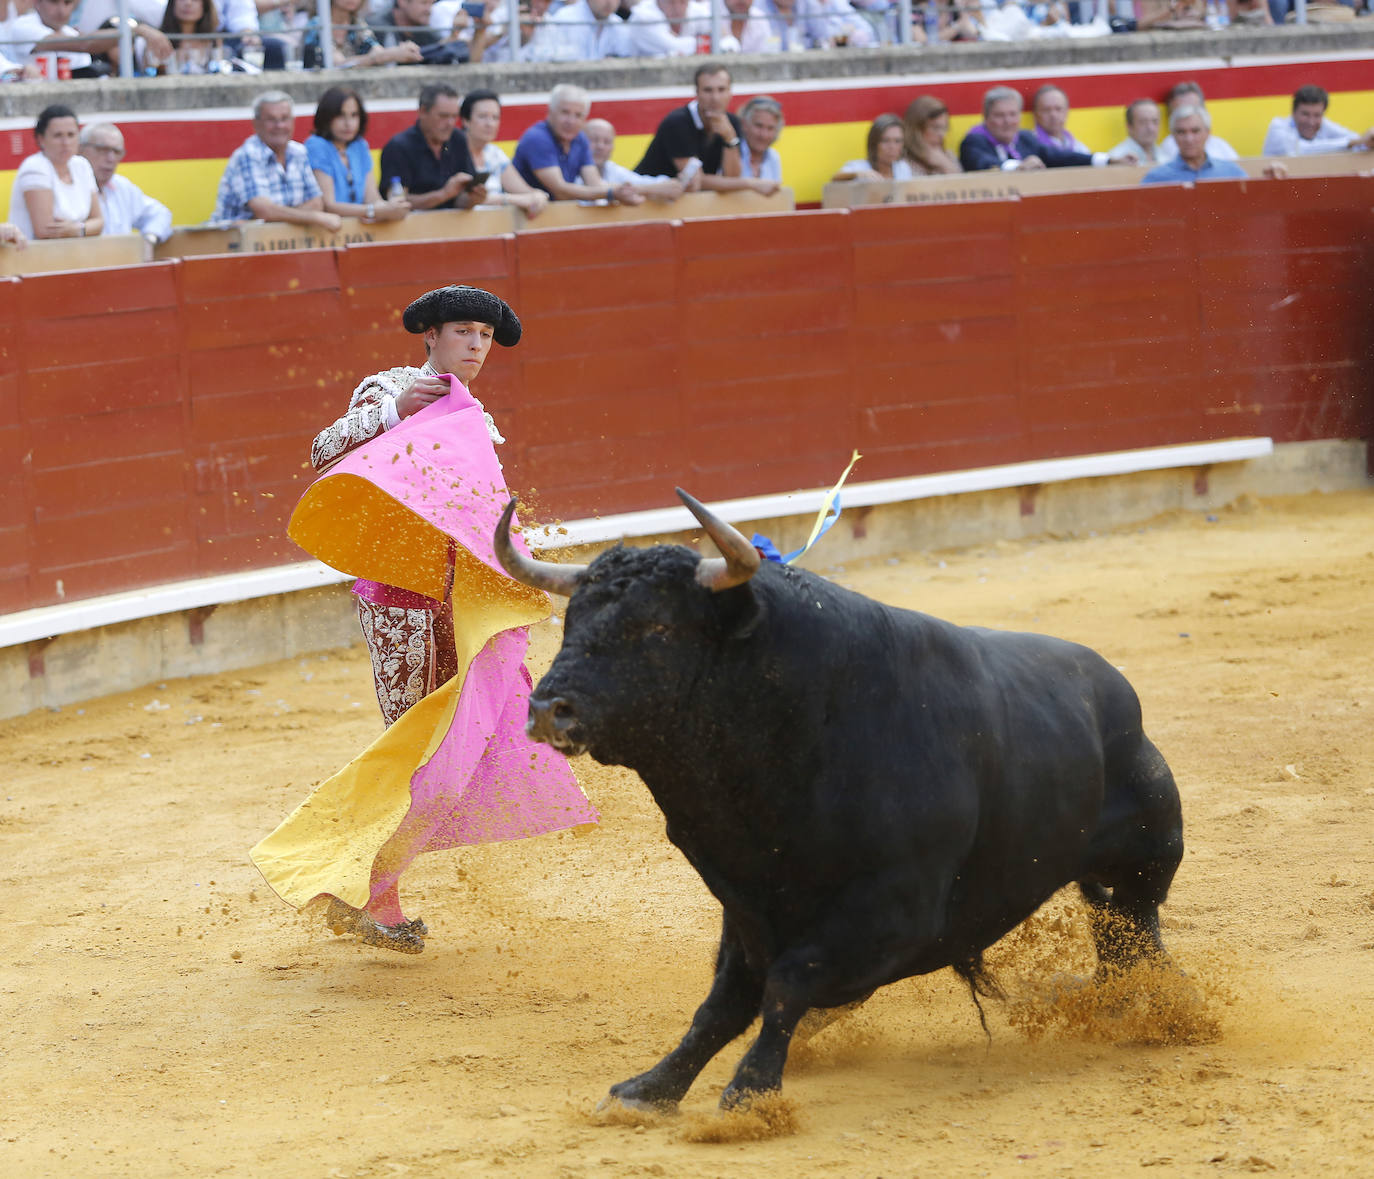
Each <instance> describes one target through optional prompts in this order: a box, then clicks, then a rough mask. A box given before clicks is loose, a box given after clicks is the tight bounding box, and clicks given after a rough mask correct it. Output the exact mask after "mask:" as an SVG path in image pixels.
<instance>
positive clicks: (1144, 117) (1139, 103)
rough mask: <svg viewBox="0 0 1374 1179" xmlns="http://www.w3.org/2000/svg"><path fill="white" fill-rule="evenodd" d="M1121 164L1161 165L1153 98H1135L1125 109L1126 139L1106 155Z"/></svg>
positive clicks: (1157, 115)
mask: <svg viewBox="0 0 1374 1179" xmlns="http://www.w3.org/2000/svg"><path fill="white" fill-rule="evenodd" d="M1107 158H1108V159H1111V160H1120V161H1121V162H1122V163H1123V164H1162V163H1164V160H1163V159H1162V158H1161V157H1160V154H1159V106H1158V104H1157V103H1156V102H1155V100H1154V99H1153V98H1137V99H1136V100H1135V101H1134V102H1133V103H1131V105H1130V106H1128V107H1127V108H1126V138H1125V139H1123V140H1122V141H1121V142H1120V143H1118V144H1117V145H1116V146H1115V147H1114V148H1112V150H1111V151H1109V152H1108V153H1107Z"/></svg>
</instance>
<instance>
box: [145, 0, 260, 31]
mask: <svg viewBox="0 0 1374 1179" xmlns="http://www.w3.org/2000/svg"><path fill="white" fill-rule="evenodd" d="M161 24H162V20H161V18H158V19H157V20H155V21H153V27H154V28H157V27H158V26H159V25H161ZM219 27H220V28H221V29H222V30H223V31H224V32H226V33H256V32H257V31H258V6H257V4H255V3H254V0H224V2H223V3H222V4H220V5H219Z"/></svg>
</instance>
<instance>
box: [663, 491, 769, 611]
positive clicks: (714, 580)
mask: <svg viewBox="0 0 1374 1179" xmlns="http://www.w3.org/2000/svg"><path fill="white" fill-rule="evenodd" d="M676 490H677V495H678V499H680V500H682V502H683V503H685V504H686V505H687V510H688V511H689V512H691V513H692V515H694V516H695V517H696V518H697V519H698V520H699V521H700V522H701V526H702V527H703V528H704V529H706V535H707V536H709V537H710V538H711V539H712V540H713V541H714V542H715V545H716V548H718V549H720V551H721V556H719V557H703V558H702V559H701V564H700V565H698V566H697V584H698V585H703V586H705V587H706V588H707V589H708V590H710V591H711V592H712V593H719V592H720V591H721V590H726V589H729V588H730V587H731V586H736V585H743V584H744V583H745V582H746V581H748V580H749V579H750V578H751V577H753V576H754V574H755V573H757V572H758V568H759V552H758V549H756V548H755V547H754V546H753V545H752V544H750V543H749V542H748V541H747V540H746V539H745V538H744V535H743V533H741V532H740V531H739V530H738V529H737V528H734V527H732V526H731V525H729V524H727V523H726V522H725V521H724V520H722V519H721V518H720V517H719V516H717V515H715V514H714V513H713V512H711V511H709V510H708V509H707V508H706V506H705V505H704V504H702V503H701V502H699V501H698V500H696V499H694V498H693V497H692V496H690V495H688V494H687V493H686V492H685V491H683V490H682V488H681V487H679V488H677V489H676Z"/></svg>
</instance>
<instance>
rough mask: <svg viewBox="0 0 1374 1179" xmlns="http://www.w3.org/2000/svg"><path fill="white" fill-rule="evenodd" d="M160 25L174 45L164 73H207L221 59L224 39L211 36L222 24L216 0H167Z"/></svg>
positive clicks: (164, 65)
mask: <svg viewBox="0 0 1374 1179" xmlns="http://www.w3.org/2000/svg"><path fill="white" fill-rule="evenodd" d="M161 27H162V31H163V32H164V33H166V34H167V39H168V40H169V41H171V42H172V46H173V48H172V56H171V57H170V58H168V60H167V61H166V62H165V63H164V64H163V72H164V73H168V74H208V73H209V72H210V66H211V63H217V62H218V61H219V58H220V54H221V53H222V52H223V49H224V43H223V42H222V41H220V40H219V39H218V38H215V37H212V36H211V34H213V33H214V32H215V30H216V29H218V28H219V9H217V8H216V7H215V0H167V7H166V9H165V10H164V11H163V13H162V26H161Z"/></svg>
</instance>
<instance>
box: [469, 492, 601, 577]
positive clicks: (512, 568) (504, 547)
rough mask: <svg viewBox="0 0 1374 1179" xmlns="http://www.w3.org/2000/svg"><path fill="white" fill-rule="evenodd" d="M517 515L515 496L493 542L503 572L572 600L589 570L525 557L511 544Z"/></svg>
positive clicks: (497, 527)
mask: <svg viewBox="0 0 1374 1179" xmlns="http://www.w3.org/2000/svg"><path fill="white" fill-rule="evenodd" d="M513 515H515V497H514V496H512V497H511V501H510V503H508V504H507V505H506V510H505V511H504V512H502V513H501V519H500V520H498V521H497V523H496V532H495V533H494V534H493V536H492V538H491V543H492V548H494V549H495V550H496V559H497V560H498V561H500V562H501V568H502V569H504V570H505V571H506V572H507V573H509V574H510V575H511V576H512V577H513V578H515V580H516V581H518V582H520V583H521V584H522V585H527V586H530V587H531V588H532V589H540V590H544V591H545V592H546V593H550V594H561V595H562V596H563V597H565V598H570V597H572V596H573V592H574V591H575V590H576V589H577V587H578V586H579V585H581V584H582V575H583V574H584V573H586V571H587V567H586V566H585V565H556V564H554V562H552V561H536V560H535V559H534V558H533V557H527V556H525V554H524V553H522V552H521V551H520V550H519V549H517V548H516V547H515V545H513V544H512V543H511V539H510V521H511V517H512V516H513Z"/></svg>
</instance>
